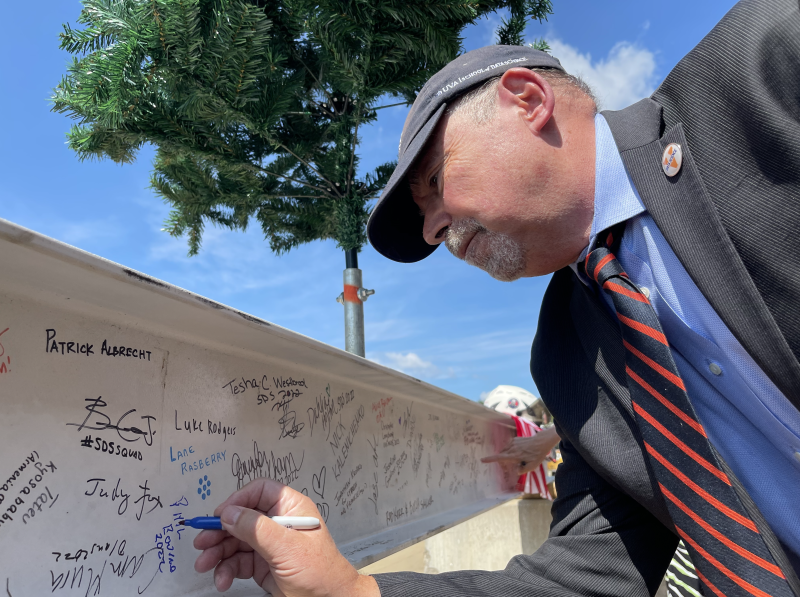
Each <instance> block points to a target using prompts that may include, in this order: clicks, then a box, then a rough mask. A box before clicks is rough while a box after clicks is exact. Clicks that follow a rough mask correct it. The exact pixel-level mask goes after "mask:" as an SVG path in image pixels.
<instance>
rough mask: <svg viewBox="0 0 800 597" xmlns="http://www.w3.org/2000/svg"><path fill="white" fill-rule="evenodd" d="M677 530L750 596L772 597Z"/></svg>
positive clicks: (677, 528)
mask: <svg viewBox="0 0 800 597" xmlns="http://www.w3.org/2000/svg"><path fill="white" fill-rule="evenodd" d="M675 530H676V531H678V534H679V535H680V536H681V538H682V539H683V540H684V541H686V542H687V543H688V544H689V545H691V546H692V547H693V548H694V549H695V551H697V553H699V554H700V555H701V556H703V557H704V558H705V559H706V560H708V562H709V563H710V564H711V565H712V566H714V568H716V569H717V570H719V571H720V572H722V574H724V575H725V576H727V577H728V578H730V579H731V580H732V581H733V582H735V583H736V584H737V585H739V586H740V587H742V588H743V589H744V590H745V591H749V592H750V594H752V595H755V596H756V597H772V596H771V595H770V594H769V593H765V592H764V591H762V590H761V589H759V588H758V587H754V586H753V585H751V584H750V583H749V582H747V581H746V580H744V579H743V578H741V577H740V576H737V575H736V574H734V573H733V572H731V571H730V570H728V569H727V568H726V567H725V566H723V565H722V563H721V562H720V561H719V560H717V559H716V558H715V557H714V556H712V555H711V554H710V553H708V552H707V551H706V550H705V549H703V548H702V547H700V546H699V545H698V544H697V543H695V542H694V541H692V539H691V538H690V537H689V535H687V534H686V533H684V532H683V530H681V529H680V528H679V527H677V526H676V527H675Z"/></svg>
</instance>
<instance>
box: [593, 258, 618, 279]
mask: <svg viewBox="0 0 800 597" xmlns="http://www.w3.org/2000/svg"><path fill="white" fill-rule="evenodd" d="M612 259H614V254H613V253H609V254H608V255H606V256H605V257H603V258H602V259H601V260H600V263H598V264H597V267H595V268H594V275H593V276H592V277H593V278H594V281H595V282H598V283H599V280H598V279H597V276H598V274H599V273H600V270H602V269H603V268H604V267H605V265H606V264H607V263H608V262H609V261H611V260H612Z"/></svg>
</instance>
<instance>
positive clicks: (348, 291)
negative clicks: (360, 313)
mask: <svg viewBox="0 0 800 597" xmlns="http://www.w3.org/2000/svg"><path fill="white" fill-rule="evenodd" d="M344 300H346V301H347V302H348V303H359V304H360V303H361V299H360V298H358V286H353V285H352V284H345V285H344Z"/></svg>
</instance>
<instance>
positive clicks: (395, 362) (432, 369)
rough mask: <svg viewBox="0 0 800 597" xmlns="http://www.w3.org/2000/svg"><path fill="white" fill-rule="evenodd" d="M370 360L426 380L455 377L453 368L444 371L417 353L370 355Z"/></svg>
mask: <svg viewBox="0 0 800 597" xmlns="http://www.w3.org/2000/svg"><path fill="white" fill-rule="evenodd" d="M369 359H370V360H371V361H374V362H375V363H378V364H379V365H384V366H386V367H391V368H392V369H397V370H398V371H402V372H403V373H406V374H408V375H411V376H412V377H421V378H424V379H439V378H443V377H453V376H454V375H455V372H454V371H453V369H452V368H450V369H448V370H447V371H442V370H441V369H440V368H439V367H437V366H436V365H434V364H433V363H432V362H431V361H426V360H424V359H423V358H422V357H420V356H419V355H418V354H417V353H415V352H407V353H402V352H384V353H376V354H374V355H370V356H369Z"/></svg>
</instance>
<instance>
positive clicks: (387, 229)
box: [367, 103, 447, 263]
mask: <svg viewBox="0 0 800 597" xmlns="http://www.w3.org/2000/svg"><path fill="white" fill-rule="evenodd" d="M446 108H447V104H444V103H443V104H442V105H441V106H439V109H438V110H436V112H434V113H433V115H432V116H431V117H430V118H429V119H428V121H427V122H426V123H425V125H424V126H423V127H422V128H421V129H420V130H419V132H418V133H417V135H416V136H415V137H414V138H413V139H412V140H411V142H410V143H409V144H408V147H407V148H406V150H405V151H404V152H403V155H401V156H400V159H399V161H398V163H397V167H396V168H395V169H394V172H393V173H392V176H391V177H390V178H389V182H388V183H386V187H385V188H384V190H383V193H382V194H381V198H380V199H379V200H378V203H377V204H376V205H375V208H374V209H373V210H372V214H370V217H369V221H368V222H367V236H368V238H369V242H370V243H371V244H372V246H373V247H375V249H376V250H377V251H378V252H379V253H380V254H381V255H383V256H384V257H388V258H389V259H391V260H392V261H399V262H400V263H414V262H416V261H421V260H422V259H425V258H426V257H427V256H428V255H430V254H431V253H433V252H434V251H435V250H436V247H437V246H438V245H429V244H428V243H426V242H425V239H424V238H423V237H422V227H423V224H424V218H423V217H422V216H421V215H420V213H419V207H417V204H416V203H414V200H413V198H412V197H411V187H410V186H409V184H408V178H407V174H408V173H409V171H410V170H411V168H412V167H413V166H414V163H415V162H416V161H417V159H419V157H420V155H421V154H422V152H423V150H424V149H425V145H426V144H427V142H428V140H429V139H430V137H431V136H432V135H433V132H434V131H435V130H436V125H437V124H438V123H439V121H440V120H441V118H442V116H443V115H444V112H445V110H446Z"/></svg>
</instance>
